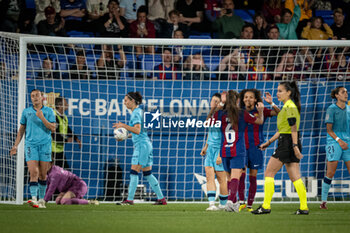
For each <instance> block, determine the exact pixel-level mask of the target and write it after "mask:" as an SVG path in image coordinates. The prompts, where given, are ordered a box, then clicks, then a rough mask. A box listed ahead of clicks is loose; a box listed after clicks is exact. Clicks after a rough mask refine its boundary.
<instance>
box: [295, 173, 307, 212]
mask: <svg viewBox="0 0 350 233" xmlns="http://www.w3.org/2000/svg"><path fill="white" fill-rule="evenodd" d="M293 184H294V187H295V189H296V190H297V193H298V196H299V200H300V209H301V210H307V209H308V208H307V197H306V188H305V185H304V182H303V181H302V179H299V180H296V181H294V182H293Z"/></svg>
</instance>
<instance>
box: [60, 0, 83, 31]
mask: <svg viewBox="0 0 350 233" xmlns="http://www.w3.org/2000/svg"><path fill="white" fill-rule="evenodd" d="M85 14H86V6H85V2H84V0H61V13H60V15H61V17H63V18H64V20H65V29H66V31H72V30H77V31H87V27H86V24H85V22H83V18H84V17H85Z"/></svg>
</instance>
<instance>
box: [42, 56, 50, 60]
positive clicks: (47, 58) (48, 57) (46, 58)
mask: <svg viewBox="0 0 350 233" xmlns="http://www.w3.org/2000/svg"><path fill="white" fill-rule="evenodd" d="M45 60H49V61H52V59H51V57H50V56H47V57H45V58H44V59H43V61H45Z"/></svg>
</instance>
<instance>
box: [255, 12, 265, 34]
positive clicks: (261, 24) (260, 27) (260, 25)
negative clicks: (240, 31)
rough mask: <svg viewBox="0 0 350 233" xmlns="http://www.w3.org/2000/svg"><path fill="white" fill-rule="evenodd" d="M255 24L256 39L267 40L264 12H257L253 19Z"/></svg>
mask: <svg viewBox="0 0 350 233" xmlns="http://www.w3.org/2000/svg"><path fill="white" fill-rule="evenodd" d="M253 22H254V37H253V38H254V39H267V34H266V30H267V26H268V24H267V22H266V20H265V17H264V15H263V14H262V12H257V13H256V14H255V15H254V17H253Z"/></svg>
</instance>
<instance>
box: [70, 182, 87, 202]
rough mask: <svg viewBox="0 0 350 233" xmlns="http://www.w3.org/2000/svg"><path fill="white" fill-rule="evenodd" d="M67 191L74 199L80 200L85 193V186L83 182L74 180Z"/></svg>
mask: <svg viewBox="0 0 350 233" xmlns="http://www.w3.org/2000/svg"><path fill="white" fill-rule="evenodd" d="M68 191H71V192H72V193H74V194H75V197H76V198H80V199H81V198H83V197H84V196H85V194H86V193H87V185H86V183H85V181H83V180H77V179H76V180H74V181H73V182H72V186H71V187H70V188H69V189H68Z"/></svg>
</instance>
